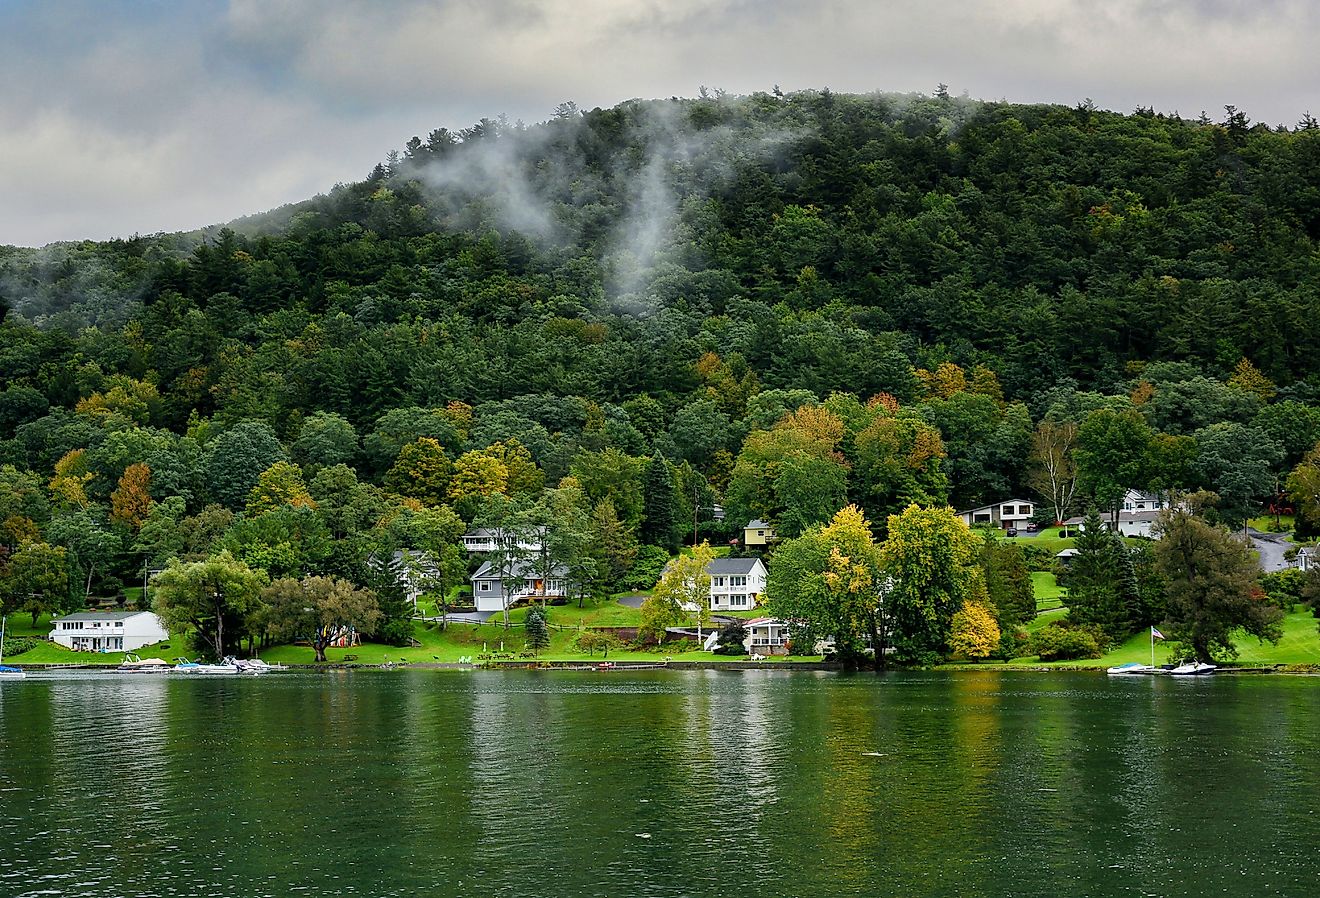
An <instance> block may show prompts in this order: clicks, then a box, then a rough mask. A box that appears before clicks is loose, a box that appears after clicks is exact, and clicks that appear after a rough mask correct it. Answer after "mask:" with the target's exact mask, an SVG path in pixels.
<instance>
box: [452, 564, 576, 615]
mask: <svg viewBox="0 0 1320 898" xmlns="http://www.w3.org/2000/svg"><path fill="white" fill-rule="evenodd" d="M501 574H503V576H501ZM471 580H472V601H473V602H474V603H475V604H476V606H477V610H478V611H503V610H504V609H505V608H512V607H513V606H514V605H516V604H517V603H519V602H521V601H523V600H524V599H532V598H536V599H539V598H542V597H545V598H557V597H560V596H567V595H568V592H569V582H568V568H566V567H564V566H563V565H562V564H555V565H552V566H551V568H550V571H549V573H548V576H547V575H545V574H542V573H541V572H539V571H538V570H537V569H536V565H535V564H533V563H531V562H526V561H513V562H510V563H509V564H508V566H507V568H506V569H505V570H504V571H503V572H501V571H500V570H499V569H498V568H496V567H495V566H494V565H492V564H491V563H490V562H489V561H487V562H485V563H484V564H482V566H481V567H479V568H477V572H476V573H475V574H473V575H472V577H471Z"/></svg>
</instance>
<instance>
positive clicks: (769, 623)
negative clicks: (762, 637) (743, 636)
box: [743, 617, 788, 627]
mask: <svg viewBox="0 0 1320 898" xmlns="http://www.w3.org/2000/svg"><path fill="white" fill-rule="evenodd" d="M743 626H744V627H787V626H788V624H786V623H784V622H783V621H781V620H780V619H779V618H777V617H754V618H752V619H751V620H748V621H743Z"/></svg>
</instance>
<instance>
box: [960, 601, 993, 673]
mask: <svg viewBox="0 0 1320 898" xmlns="http://www.w3.org/2000/svg"><path fill="white" fill-rule="evenodd" d="M999 635H1000V634H999V624H997V623H995V616H994V615H993V614H992V613H991V612H990V609H989V608H987V607H986V606H985V605H983V604H982V603H980V602H964V603H963V606H962V608H960V609H958V611H957V612H956V613H955V614H954V615H953V620H952V622H951V623H950V625H949V649H950V651H952V652H953V653H954V654H955V655H961V656H962V657H964V658H971V659H972V660H973V661H979V660H981V659H982V658H989V657H990V655H991V654H992V653H993V652H994V651H995V649H997V648H998V647H999Z"/></svg>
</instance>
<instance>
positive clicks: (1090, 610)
mask: <svg viewBox="0 0 1320 898" xmlns="http://www.w3.org/2000/svg"><path fill="white" fill-rule="evenodd" d="M1074 547H1075V548H1076V549H1077V554H1076V555H1075V556H1074V557H1073V560H1072V561H1071V562H1069V564H1068V577H1067V585H1068V620H1069V621H1070V622H1072V623H1074V624H1082V625H1085V624H1094V625H1095V626H1098V627H1100V628H1101V629H1102V630H1103V631H1104V632H1105V634H1106V635H1107V636H1108V637H1109V638H1110V639H1119V638H1122V637H1124V636H1126V635H1127V634H1128V633H1130V632H1132V623H1133V611H1134V610H1135V605H1136V596H1133V595H1130V594H1129V590H1132V589H1135V588H1136V584H1135V582H1129V580H1128V578H1127V577H1126V573H1127V570H1128V568H1127V567H1126V565H1125V562H1126V556H1127V551H1126V549H1125V548H1124V546H1123V541H1122V540H1121V539H1120V538H1119V536H1118V534H1116V533H1114V532H1113V531H1112V530H1110V529H1109V528H1108V527H1106V526H1105V524H1104V523H1103V522H1102V521H1101V520H1100V514H1099V512H1097V511H1096V510H1095V509H1091V510H1090V511H1088V512H1087V514H1086V518H1085V519H1084V520H1083V521H1082V532H1081V534H1080V535H1079V536H1078V537H1077V541H1076V543H1075V545H1074Z"/></svg>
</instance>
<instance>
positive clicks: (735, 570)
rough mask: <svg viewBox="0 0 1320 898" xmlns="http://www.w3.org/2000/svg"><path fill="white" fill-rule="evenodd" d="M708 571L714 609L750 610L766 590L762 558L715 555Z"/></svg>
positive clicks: (711, 602)
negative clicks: (721, 556) (719, 556)
mask: <svg viewBox="0 0 1320 898" xmlns="http://www.w3.org/2000/svg"><path fill="white" fill-rule="evenodd" d="M706 573H707V574H709V575H710V610H711V611H750V610H752V609H753V608H755V607H756V604H757V602H758V601H760V598H761V596H762V595H763V594H764V593H765V578H766V569H765V562H763V561H761V559H759V558H716V559H714V560H712V561H711V562H710V564H708V565H706Z"/></svg>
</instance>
